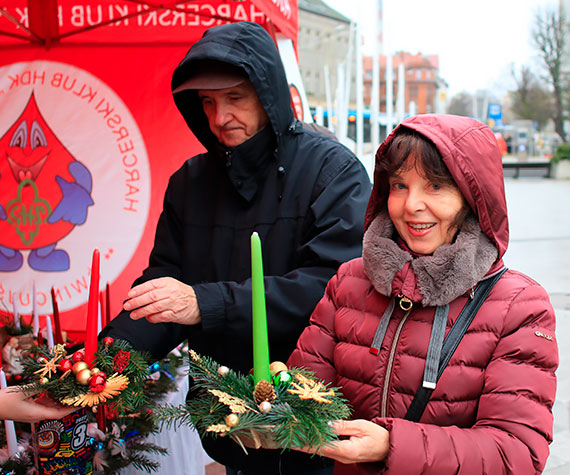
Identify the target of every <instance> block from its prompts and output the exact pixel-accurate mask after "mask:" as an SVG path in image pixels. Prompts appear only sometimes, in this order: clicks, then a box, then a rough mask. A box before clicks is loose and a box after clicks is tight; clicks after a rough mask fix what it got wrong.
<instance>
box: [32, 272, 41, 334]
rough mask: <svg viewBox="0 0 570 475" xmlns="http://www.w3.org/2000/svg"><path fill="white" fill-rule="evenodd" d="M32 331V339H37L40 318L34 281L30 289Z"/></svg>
mask: <svg viewBox="0 0 570 475" xmlns="http://www.w3.org/2000/svg"><path fill="white" fill-rule="evenodd" d="M32 299H33V303H32V309H33V310H32V331H33V335H34V337H36V338H37V336H38V333H39V332H40V317H39V315H38V295H37V293H36V281H35V280H34V285H33V288H32Z"/></svg>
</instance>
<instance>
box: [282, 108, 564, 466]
mask: <svg viewBox="0 0 570 475" xmlns="http://www.w3.org/2000/svg"><path fill="white" fill-rule="evenodd" d="M365 228H366V232H365V235H364V240H363V252H362V258H359V259H355V260H352V261H350V262H348V263H345V264H343V266H341V267H340V269H339V271H338V272H337V274H336V276H335V277H333V278H332V279H331V281H330V282H329V283H328V286H327V289H326V293H325V295H324V297H323V299H322V300H321V301H320V302H319V304H318V305H317V307H316V309H315V311H314V313H313V315H312V317H311V324H310V326H309V327H307V328H306V329H305V331H304V333H303V334H302V335H301V337H300V339H299V341H298V343H297V349H296V350H295V351H294V353H293V354H292V355H291V358H290V359H289V362H288V364H289V365H291V366H303V367H307V368H309V369H312V370H313V371H315V372H316V375H317V376H318V377H320V378H323V379H325V380H326V381H329V382H332V383H333V384H334V385H338V386H342V387H343V393H344V395H345V397H347V399H348V400H349V401H350V403H351V405H352V406H353V408H354V414H353V420H351V421H339V422H336V423H335V428H336V430H337V432H338V433H339V435H340V438H341V440H340V441H339V442H336V443H335V444H334V445H333V446H331V447H326V448H324V449H323V451H322V453H323V455H325V456H327V457H330V458H333V459H335V460H336V464H335V473H347V474H359V473H388V474H398V475H403V474H418V475H419V474H424V475H426V474H437V475H445V474H456V473H462V474H473V475H475V474H477V475H481V474H493V475H495V474H502V473H509V474H516V475H522V474H534V473H540V472H541V471H542V470H543V468H544V465H545V462H546V459H547V457H548V453H549V452H548V444H549V443H550V442H551V440H552V424H553V419H552V412H551V409H552V405H553V402H554V397H555V389H556V378H555V370H556V368H557V365H558V349H557V345H556V340H555V336H554V328H555V318H554V311H553V309H552V306H551V304H550V301H549V298H548V295H547V293H546V291H545V290H544V289H543V288H542V287H541V286H540V285H539V284H538V283H536V282H535V281H534V280H532V279H531V278H529V277H527V276H526V275H524V274H522V273H520V272H518V271H515V270H512V269H509V270H506V272H505V268H504V264H503V261H502V259H501V258H502V256H503V254H504V253H505V251H506V249H507V243H508V221H507V209H506V202H505V193H504V183H503V174H502V165H501V153H500V151H499V147H498V145H497V141H496V139H495V137H494V134H493V132H492V131H491V130H490V129H489V128H488V127H487V126H485V125H484V124H482V123H480V122H477V121H475V120H473V119H469V118H465V117H457V116H451V115H438V114H436V115H422V116H416V117H412V118H409V119H407V120H405V121H404V122H402V123H401V124H400V125H399V126H398V127H397V128H396V129H395V130H394V132H393V133H392V134H391V135H390V136H389V137H388V138H387V139H386V141H385V142H384V143H383V144H382V145H381V146H380V148H379V150H378V153H377V155H376V167H375V171H374V189H373V191H372V195H371V197H370V201H369V204H368V209H367V215H366V223H365ZM493 278H495V279H498V280H497V281H496V283H494V286H493V287H492V288H491V290H490V291H489V293H488V295H487V296H486V298H483V297H481V298H480V303H481V302H482V303H481V306H480V308H479V309H478V310H475V311H474V313H473V314H474V315H475V316H474V318H473V320H472V322H470V325H469V324H468V325H467V326H468V328H467V330H466V333H465V334H464V336H463V337H462V338H461V334H460V336H459V337H457V343H458V345H457V347H456V350H455V352H452V353H451V355H452V356H451V358H450V359H449V362H448V364H447V366H445V365H443V366H441V363H440V360H441V355H442V353H443V352H442V346H443V347H444V348H445V346H444V345H445V343H444V342H443V339H444V336H446V335H448V334H449V332H450V329H451V327H452V326H453V324H454V323H455V322H456V321H457V320H458V316H459V314H460V313H461V312H462V310H463V308H464V307H466V306H468V305H471V304H470V303H469V302H471V301H472V300H473V299H474V298H475V299H477V298H478V297H475V296H476V295H478V289H479V288H483V287H484V286H486V285H487V283H488V282H489V281H490V280H492V279H493ZM444 352H445V350H444ZM440 367H445V369H444V370H443V372H442V373H441V376H440V377H439V378H438V370H440ZM418 388H419V389H418ZM420 392H423V393H427V394H428V396H429V395H431V398H426V400H427V399H429V401H428V402H427V406H425V410H424V411H423V412H422V411H421V410H420V411H419V412H417V411H416V409H417V407H414V408H413V410H411V409H410V406H411V405H412V401H413V400H414V396H415V395H416V393H420ZM424 395H425V394H424ZM416 403H417V401H415V402H414V406H415V405H416ZM420 406H421V405H420ZM414 411H416V412H414Z"/></svg>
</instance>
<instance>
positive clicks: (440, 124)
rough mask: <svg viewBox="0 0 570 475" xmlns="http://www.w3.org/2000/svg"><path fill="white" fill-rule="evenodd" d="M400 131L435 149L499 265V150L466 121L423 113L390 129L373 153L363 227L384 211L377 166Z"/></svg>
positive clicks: (502, 243)
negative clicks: (371, 183)
mask: <svg viewBox="0 0 570 475" xmlns="http://www.w3.org/2000/svg"><path fill="white" fill-rule="evenodd" d="M401 127H406V128H409V129H412V130H415V131H416V132H418V133H420V134H421V135H423V136H424V137H426V138H427V139H428V140H430V141H431V142H433V144H434V145H435V146H436V147H437V149H438V151H439V153H440V154H441V156H442V158H443V161H444V163H445V165H446V166H447V168H448V169H449V171H450V173H451V175H452V176H453V179H454V180H455V183H457V186H458V187H459V190H460V191H461V193H462V194H463V196H464V197H465V199H466V200H467V203H468V204H469V206H470V207H471V209H472V210H473V211H474V212H475V215H476V216H477V219H478V221H479V226H480V228H481V230H482V231H483V232H484V233H485V235H486V236H487V237H488V238H489V239H490V240H491V242H492V243H493V244H494V245H495V247H496V248H497V251H498V255H497V261H499V260H500V259H501V257H502V256H503V255H504V253H505V251H506V250H507V245H508V241H509V224H508V219H507V204H506V200H505V188H504V180H503V168H502V161H501V152H500V150H499V146H498V144H497V140H496V139H495V135H494V134H493V131H492V130H491V129H490V128H489V127H487V126H486V125H484V124H482V123H481V122H479V121H477V120H474V119H471V118H468V117H460V116H455V115H447V114H424V115H418V116H414V117H410V118H408V119H406V120H404V121H403V122H402V123H401V124H400V125H399V126H398V127H396V129H394V131H393V132H392V133H391V134H390V135H389V136H388V138H387V139H386V140H385V141H384V143H383V144H382V145H381V146H380V147H379V149H378V152H377V153H376V167H375V170H374V188H373V190H372V194H371V195H370V201H369V202H368V208H367V210H366V220H365V228H366V229H367V228H368V227H369V226H370V224H371V223H372V220H373V219H374V217H375V216H376V215H378V213H380V212H381V211H383V210H385V209H386V203H387V199H388V189H383V185H382V184H383V183H385V180H384V179H383V178H384V177H383V175H382V172H381V171H380V170H379V169H378V166H377V165H378V163H379V162H381V161H382V160H383V158H384V153H385V151H386V148H387V147H388V144H389V143H390V142H391V141H392V139H393V138H394V134H395V133H397V131H398V130H399V129H400V128H401Z"/></svg>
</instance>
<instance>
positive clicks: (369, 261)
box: [362, 211, 497, 307]
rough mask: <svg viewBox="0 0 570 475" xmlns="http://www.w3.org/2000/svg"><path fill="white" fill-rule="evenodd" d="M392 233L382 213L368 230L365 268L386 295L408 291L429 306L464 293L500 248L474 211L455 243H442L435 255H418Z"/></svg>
mask: <svg viewBox="0 0 570 475" xmlns="http://www.w3.org/2000/svg"><path fill="white" fill-rule="evenodd" d="M393 233H394V226H393V224H392V221H391V220H390V217H389V216H388V212H387V211H382V212H380V213H379V214H378V215H377V216H376V217H375V218H374V220H373V221H372V223H371V224H370V226H369V228H368V229H367V230H366V232H365V233H364V241H363V249H362V261H363V265H364V272H365V273H366V275H367V277H368V278H369V279H370V281H371V282H372V285H373V286H374V288H375V289H376V290H377V291H378V292H379V293H381V294H382V295H384V296H386V297H391V296H398V295H405V296H406V297H408V298H409V299H411V300H412V301H414V302H421V303H422V305H424V306H426V307H427V306H432V305H433V306H435V305H445V304H447V303H449V302H451V301H452V300H454V299H456V298H457V297H459V296H460V295H463V294H464V293H465V292H467V291H468V290H470V289H471V288H473V287H474V286H475V285H476V284H477V282H479V281H480V280H481V279H482V278H483V277H484V276H485V274H486V273H487V272H488V271H489V269H490V268H491V266H492V265H493V263H494V262H495V260H496V258H497V249H496V248H495V246H494V245H493V243H492V242H491V241H490V240H489V238H488V237H487V236H486V235H485V234H483V233H482V232H481V228H479V224H478V223H477V220H476V219H475V217H474V216H473V215H470V216H469V217H468V218H467V219H466V220H465V222H464V223H463V226H462V227H461V231H460V232H459V234H458V235H457V238H456V239H455V241H454V242H453V243H451V244H444V245H443V246H440V247H439V248H438V249H436V250H435V252H434V253H433V255H431V256H422V257H417V258H415V259H414V258H413V257H412V255H411V254H410V253H409V252H407V251H405V250H404V249H402V248H401V247H400V246H399V245H398V244H397V243H396V242H395V241H394V240H393V239H392V236H393ZM410 269H411V270H412V272H409V270H410Z"/></svg>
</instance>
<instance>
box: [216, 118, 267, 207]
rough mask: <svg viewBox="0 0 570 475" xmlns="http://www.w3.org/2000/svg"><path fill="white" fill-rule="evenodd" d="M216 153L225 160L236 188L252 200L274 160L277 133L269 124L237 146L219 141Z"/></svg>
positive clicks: (229, 176) (243, 195) (243, 196)
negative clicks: (230, 146)
mask: <svg viewBox="0 0 570 475" xmlns="http://www.w3.org/2000/svg"><path fill="white" fill-rule="evenodd" d="M216 154H217V155H218V157H220V158H221V159H222V160H223V161H224V163H225V167H226V172H227V174H228V178H229V179H230V182H231V183H232V185H233V186H234V188H235V190H236V191H237V192H238V193H239V194H240V195H241V196H242V198H244V199H245V200H246V201H251V200H252V199H253V197H254V196H255V193H256V192H257V188H258V184H259V182H260V180H261V179H262V178H263V177H264V176H265V175H266V172H267V169H268V167H269V164H270V163H271V162H272V161H274V156H275V135H274V134H273V130H272V129H271V127H270V126H267V127H265V128H264V129H263V130H261V131H260V132H258V133H257V134H256V135H254V136H253V137H251V138H250V139H249V140H246V141H245V142H244V143H242V144H240V145H238V146H237V147H233V148H227V147H224V146H223V145H220V144H219V143H218V145H217V147H216Z"/></svg>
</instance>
